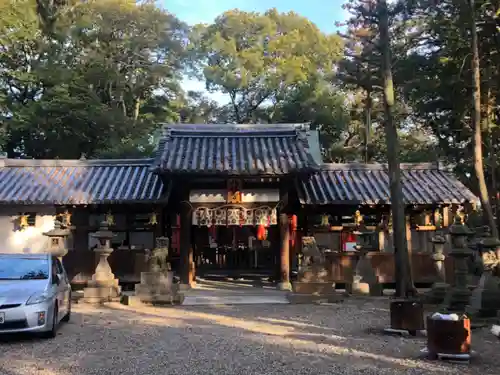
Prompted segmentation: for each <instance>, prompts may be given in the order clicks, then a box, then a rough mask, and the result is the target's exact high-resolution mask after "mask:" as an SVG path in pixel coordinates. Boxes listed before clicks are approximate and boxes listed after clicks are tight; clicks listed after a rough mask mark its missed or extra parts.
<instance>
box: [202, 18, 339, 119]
mask: <svg viewBox="0 0 500 375" xmlns="http://www.w3.org/2000/svg"><path fill="white" fill-rule="evenodd" d="M192 50H193V53H194V54H195V56H196V59H197V61H198V63H199V66H200V69H201V71H202V72H203V76H204V78H205V79H206V86H207V89H208V90H209V91H214V90H220V91H222V92H224V93H227V94H228V95H229V97H230V99H231V105H232V111H233V115H234V120H235V122H238V123H245V122H253V121H256V120H257V119H256V118H255V115H256V113H258V109H259V108H261V107H263V106H265V104H266V103H278V102H280V101H281V100H282V99H283V98H284V97H285V96H286V95H287V94H288V92H289V90H291V89H293V87H295V86H296V85H299V84H302V83H305V82H307V81H308V80H309V79H311V78H314V77H315V76H317V75H318V74H319V75H323V76H324V75H329V74H331V72H332V71H333V68H334V64H335V62H336V61H337V60H338V59H339V58H340V55H341V41H340V39H339V38H338V37H337V36H335V35H326V34H324V33H322V32H320V31H319V29H318V28H317V27H316V26H315V25H314V24H313V23H311V22H310V21H309V20H307V19H306V18H304V17H301V16H299V15H297V14H295V13H286V14H282V13H278V12H277V11H276V10H275V9H271V10H269V11H267V12H266V13H264V14H259V13H248V12H242V11H239V10H233V11H228V12H225V13H224V14H222V15H221V16H219V17H218V18H217V19H216V20H215V22H214V23H213V24H211V25H197V27H195V29H194V32H193V36H192Z"/></svg>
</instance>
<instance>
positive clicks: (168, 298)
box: [135, 271, 183, 304]
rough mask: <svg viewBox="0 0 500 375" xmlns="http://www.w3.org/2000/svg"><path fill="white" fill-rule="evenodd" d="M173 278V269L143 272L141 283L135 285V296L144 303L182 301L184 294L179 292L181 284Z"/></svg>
mask: <svg viewBox="0 0 500 375" xmlns="http://www.w3.org/2000/svg"><path fill="white" fill-rule="evenodd" d="M173 279H174V273H173V272H172V271H167V272H161V271H157V272H154V271H151V272H141V283H140V284H137V285H136V286H135V296H136V298H138V299H139V300H140V302H142V303H152V304H174V303H181V302H182V300H183V295H182V294H180V293H179V285H178V284H174V280H173Z"/></svg>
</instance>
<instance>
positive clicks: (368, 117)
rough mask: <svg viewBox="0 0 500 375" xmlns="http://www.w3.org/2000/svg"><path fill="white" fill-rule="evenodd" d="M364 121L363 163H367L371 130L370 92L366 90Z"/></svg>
mask: <svg viewBox="0 0 500 375" xmlns="http://www.w3.org/2000/svg"><path fill="white" fill-rule="evenodd" d="M365 106H366V108H365V111H366V122H365V150H364V151H365V163H368V162H369V161H370V159H371V157H370V141H371V139H370V135H371V130H372V92H371V90H366V104H365Z"/></svg>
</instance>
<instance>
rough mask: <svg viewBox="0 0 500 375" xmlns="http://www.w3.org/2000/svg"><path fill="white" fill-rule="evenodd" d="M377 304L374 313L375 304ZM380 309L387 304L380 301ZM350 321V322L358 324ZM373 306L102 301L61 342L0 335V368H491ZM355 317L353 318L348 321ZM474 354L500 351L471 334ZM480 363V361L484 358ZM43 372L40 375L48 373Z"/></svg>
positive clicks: (82, 308)
mask: <svg viewBox="0 0 500 375" xmlns="http://www.w3.org/2000/svg"><path fill="white" fill-rule="evenodd" d="M371 308H373V310H369V309H371ZM381 308H382V307H381ZM353 320H354V324H353V323H352V321H353ZM387 320H388V317H387V314H384V313H381V312H380V311H379V310H377V307H376V306H370V305H368V306H366V309H363V308H360V309H359V310H357V309H353V305H350V304H349V303H347V304H342V305H339V306H334V307H331V306H328V307H326V306H310V305H301V306H298V305H294V306H293V307H292V305H290V306H284V305H280V306H273V305H262V306H258V307H256V306H255V305H254V306H242V305H239V306H221V307H218V306H197V307H193V306H192V307H189V308H185V307H174V308H154V307H130V306H123V305H119V304H110V305H107V306H104V307H91V306H88V305H76V306H75V308H74V309H73V313H72V320H71V322H70V323H69V324H62V325H61V329H60V331H59V335H58V336H57V337H56V338H55V339H50V340H45V339H39V338H37V337H30V336H29V335H22V336H13V337H11V338H10V339H7V341H4V338H2V340H0V374H1V375H3V374H5V375H25V374H35V373H43V374H50V375H73V374H75V375H76V374H78V375H87V374H89V375H90V374H98V373H109V374H111V373H113V374H148V375H156V374H175V375H184V374H197V375H199V374H207V375H214V374H217V375H225V374H231V375H238V374H249V375H250V374H273V375H275V374H283V375H285V374H315V375H323V374H325V375H326V374H336V373H340V372H338V371H337V369H339V368H342V369H343V371H342V372H341V373H343V374H363V373H365V374H369V373H370V374H403V373H404V374H409V373H410V372H411V374H412V375H413V374H426V375H427V374H440V375H444V374H468V373H470V374H484V375H486V374H490V373H491V372H490V371H488V368H490V369H493V368H495V367H493V366H495V363H496V361H495V356H493V355H491V356H488V355H487V353H488V352H484V353H483V355H482V357H481V358H480V359H479V360H476V361H475V363H473V364H471V365H470V366H468V367H464V366H457V365H453V364H447V363H442V362H429V361H422V360H420V359H419V356H420V353H419V350H420V348H422V347H423V346H424V345H425V339H421V338H420V339H414V338H410V339H407V338H401V337H390V336H389V337H382V336H376V335H370V334H368V333H367V332H366V330H367V328H368V327H370V326H375V327H383V326H384V325H385V324H386V323H387V322H386V321H387ZM348 322H349V323H348ZM474 340H475V341H474V345H475V346H476V340H477V347H476V350H477V351H478V352H481V351H482V350H483V348H484V349H489V352H491V353H492V354H493V353H496V351H495V350H493V349H494V347H489V348H486V347H487V346H488V345H487V344H486V343H484V342H481V339H480V338H479V337H478V339H476V338H474ZM478 361H479V362H478ZM42 370H43V371H44V372H42Z"/></svg>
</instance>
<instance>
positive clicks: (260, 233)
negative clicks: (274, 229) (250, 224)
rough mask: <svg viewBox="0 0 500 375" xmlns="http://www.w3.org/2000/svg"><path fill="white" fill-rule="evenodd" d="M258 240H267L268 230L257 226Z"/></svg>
mask: <svg viewBox="0 0 500 375" xmlns="http://www.w3.org/2000/svg"><path fill="white" fill-rule="evenodd" d="M257 239H258V240H259V241H263V240H265V239H266V228H265V227H264V226H263V225H259V226H257Z"/></svg>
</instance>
